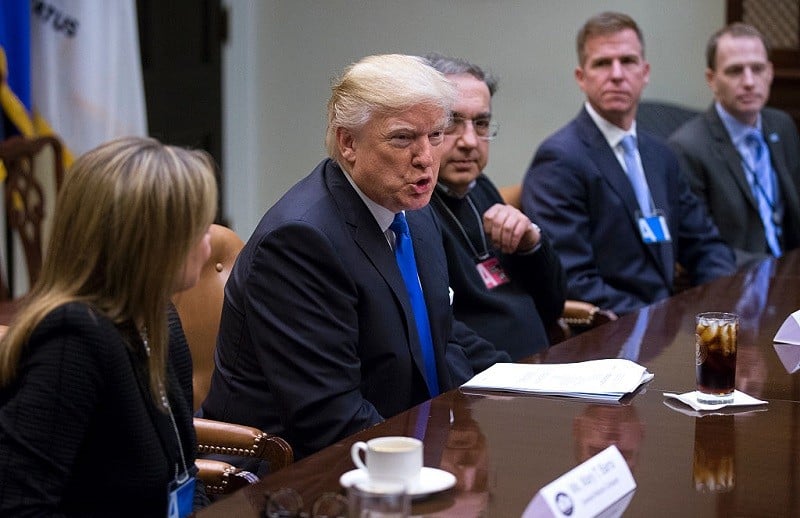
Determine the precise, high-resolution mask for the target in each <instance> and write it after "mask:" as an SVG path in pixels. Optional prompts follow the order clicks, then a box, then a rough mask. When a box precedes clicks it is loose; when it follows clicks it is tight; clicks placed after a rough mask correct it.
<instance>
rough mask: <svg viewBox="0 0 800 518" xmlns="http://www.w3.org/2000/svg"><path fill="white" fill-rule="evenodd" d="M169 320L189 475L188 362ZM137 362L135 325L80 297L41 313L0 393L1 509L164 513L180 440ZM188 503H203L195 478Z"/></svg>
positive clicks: (172, 389) (172, 394)
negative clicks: (15, 369)
mask: <svg viewBox="0 0 800 518" xmlns="http://www.w3.org/2000/svg"><path fill="white" fill-rule="evenodd" d="M172 318H173V320H172V321H171V325H170V353H169V354H170V357H169V360H170V363H169V364H170V367H169V378H168V381H169V389H168V392H169V400H170V405H171V406H172V409H173V412H174V415H175V420H176V423H177V426H178V430H179V433H180V437H181V443H182V445H183V450H184V451H183V454H184V456H185V458H186V463H187V464H188V466H190V467H191V469H192V472H193V473H195V472H196V468H194V459H195V444H196V441H195V435H194V426H193V423H192V414H191V408H192V364H191V358H190V356H189V349H188V347H187V345H186V341H185V338H184V337H183V331H182V329H181V327H180V324H179V323H178V322H177V320H176V318H177V317H175V316H174V315H173V316H172ZM144 366H145V355H144V350H143V347H142V345H141V341H140V340H139V338H138V334H137V333H136V332H135V330H133V326H125V327H119V328H118V327H117V326H115V325H114V324H113V323H112V322H111V321H110V320H109V319H108V318H106V317H105V316H103V315H101V314H100V313H98V312H96V311H94V310H92V309H91V308H90V307H89V306H86V305H85V304H80V303H71V304H68V305H65V306H62V307H60V308H57V309H56V310H54V311H53V312H51V313H50V314H49V315H48V316H47V317H45V319H44V320H43V321H42V322H41V324H40V325H39V326H37V328H36V329H35V330H34V333H33V335H32V336H31V338H30V340H29V341H28V344H27V345H26V347H25V349H24V351H23V356H22V359H21V361H20V367H19V377H18V378H17V379H16V380H15V381H14V382H13V383H12V384H11V385H9V386H7V387H5V388H4V389H2V391H0V515H2V516H32V515H36V516H40V515H48V516H50V515H59V516H137V517H138V516H165V515H166V512H167V484H168V482H169V481H171V480H173V478H174V477H175V472H174V469H175V464H176V463H179V462H180V461H179V458H178V441H177V439H176V437H175V435H174V431H173V428H172V424H171V422H170V419H169V417H168V415H167V414H166V413H161V412H159V411H158V410H156V408H155V406H154V404H153V400H152V397H151V394H150V392H149V386H148V381H147V379H146V377H145V372H144V368H145V367H144ZM162 430H166V433H163V432H162ZM195 502H196V506H197V505H202V504H203V503H205V502H207V500H206V499H205V493H204V489H203V485H202V483H199V484H198V486H197V488H196V495H195Z"/></svg>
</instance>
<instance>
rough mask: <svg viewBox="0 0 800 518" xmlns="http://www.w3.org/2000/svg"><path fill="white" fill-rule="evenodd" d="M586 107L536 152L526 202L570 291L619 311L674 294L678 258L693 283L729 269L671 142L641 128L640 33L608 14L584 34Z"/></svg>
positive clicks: (728, 255) (580, 42)
mask: <svg viewBox="0 0 800 518" xmlns="http://www.w3.org/2000/svg"><path fill="white" fill-rule="evenodd" d="M577 51H578V66H577V68H576V69H575V79H576V81H577V83H578V86H580V88H581V90H582V91H583V92H584V93H585V94H586V103H585V105H584V108H583V109H582V110H581V112H580V113H579V114H578V116H577V117H576V118H575V119H573V120H572V121H571V122H570V123H569V124H567V125H566V126H565V127H563V128H562V129H560V130H559V131H557V132H556V133H555V134H553V135H552V136H550V137H549V138H547V139H546V140H545V141H544V142H543V143H542V145H541V146H540V147H539V149H538V150H537V152H536V154H535V156H534V158H533V162H532V163H531V165H530V168H529V169H528V172H527V174H526V176H525V179H524V181H523V184H524V185H523V195H522V206H523V209H524V211H525V212H526V213H527V214H528V216H529V217H531V219H533V220H534V221H537V222H538V223H539V225H540V226H541V228H542V230H544V231H545V233H547V234H548V235H549V236H550V237H551V238H552V240H553V244H554V246H555V248H556V251H557V252H558V254H559V256H560V257H561V262H562V264H563V265H564V270H565V272H566V276H567V298H576V299H582V300H586V301H589V302H592V303H594V304H596V305H598V306H600V307H604V308H608V309H611V310H613V311H615V312H616V313H617V314H623V313H628V312H630V311H632V310H634V309H636V308H638V307H641V306H644V305H647V304H650V303H652V302H655V301H657V300H659V299H663V298H665V297H668V296H669V295H670V294H671V293H672V290H673V280H674V272H675V264H676V262H679V263H680V264H681V265H682V266H683V267H685V268H686V269H687V270H688V272H689V276H690V279H689V280H690V282H691V283H692V284H699V283H702V282H706V281H709V280H711V279H714V278H716V277H719V276H721V275H726V274H729V273H732V272H733V270H734V258H733V253H732V252H731V250H730V249H729V248H728V247H727V246H726V245H725V243H724V242H723V241H722V240H721V238H720V236H719V232H718V231H717V229H716V227H715V226H714V224H713V223H712V222H711V219H710V218H709V217H708V214H707V211H706V208H705V206H704V205H703V204H702V202H701V201H700V200H699V199H698V198H697V197H696V196H695V195H694V194H692V192H691V190H690V188H689V183H688V180H687V179H686V178H685V176H684V174H683V173H681V171H680V168H679V166H678V160H677V159H676V157H675V155H674V154H673V153H672V151H670V149H669V148H668V147H667V146H666V144H664V143H662V142H661V141H660V140H658V139H657V138H655V137H652V136H650V135H648V134H646V133H644V132H642V131H637V129H636V120H635V117H636V109H637V106H638V103H639V98H640V96H641V93H642V90H643V89H644V87H645V85H646V84H647V82H648V80H649V78H650V65H649V64H648V62H647V61H646V60H645V57H644V43H643V40H642V35H641V31H640V30H639V27H638V26H637V25H636V22H634V21H633V20H632V19H631V18H630V17H628V16H626V15H624V14H620V13H610V12H607V13H601V14H598V15H596V16H594V17H592V18H590V19H589V20H588V21H587V22H586V23H585V24H584V26H583V28H582V29H581V30H580V31H579V32H578V37H577Z"/></svg>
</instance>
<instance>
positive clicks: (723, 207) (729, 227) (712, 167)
mask: <svg viewBox="0 0 800 518" xmlns="http://www.w3.org/2000/svg"><path fill="white" fill-rule="evenodd" d="M761 122H762V129H763V132H764V137H765V139H766V141H767V145H768V146H769V151H770V155H771V156H772V166H773V168H774V169H775V173H776V174H777V178H778V186H779V190H780V192H781V196H782V199H783V207H784V216H783V242H782V243H781V244H782V247H783V249H784V250H791V249H793V248H797V247H798V246H800V197H799V196H798V190H799V189H800V138H798V135H797V128H796V127H795V125H794V122H793V121H792V119H791V118H790V117H789V116H788V115H787V114H786V113H784V112H782V111H779V110H775V109H772V108H765V109H764V110H763V111H762V112H761ZM669 143H670V145H671V146H672V147H673V149H674V150H675V152H676V153H677V155H678V158H679V159H680V160H681V164H682V166H683V168H684V170H685V171H686V173H687V174H688V176H689V182H690V184H691V186H692V190H694V191H695V193H697V195H698V196H699V197H700V198H702V199H703V200H704V201H705V203H706V205H707V206H708V209H709V212H710V213H711V217H712V218H713V219H714V221H715V222H716V224H717V226H718V227H719V231H720V234H722V238H723V239H724V240H725V241H726V242H727V243H728V244H729V245H730V246H731V247H733V249H734V251H735V252H736V262H737V263H738V264H739V265H742V264H745V263H748V262H751V261H753V260H757V259H761V258H763V257H765V256H766V255H767V254H768V253H769V249H768V248H767V238H766V235H765V234H764V226H763V224H762V222H761V217H760V216H759V214H758V202H757V201H756V199H755V197H754V196H753V192H752V190H751V189H750V184H749V183H748V181H747V177H746V176H745V171H744V169H743V168H742V159H741V157H740V156H739V153H738V151H737V150H736V147H735V146H734V145H733V142H732V141H731V138H730V135H728V131H727V130H726V129H725V125H724V124H723V123H722V119H720V117H719V114H718V113H717V110H716V108H715V107H714V105H712V106H711V107H710V108H709V109H708V111H706V112H705V113H703V114H701V115H698V116H697V117H695V118H694V119H692V120H690V121H689V122H687V123H686V124H684V125H683V126H682V127H681V128H679V129H678V130H677V131H676V132H675V133H674V134H673V135H672V136H671V137H670V139H669Z"/></svg>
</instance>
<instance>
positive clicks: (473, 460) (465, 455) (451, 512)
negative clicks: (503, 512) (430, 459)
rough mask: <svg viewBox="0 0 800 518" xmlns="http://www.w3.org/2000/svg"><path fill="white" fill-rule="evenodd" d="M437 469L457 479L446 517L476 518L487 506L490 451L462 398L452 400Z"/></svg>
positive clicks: (465, 401) (465, 399) (460, 396)
mask: <svg viewBox="0 0 800 518" xmlns="http://www.w3.org/2000/svg"><path fill="white" fill-rule="evenodd" d="M439 467H440V468H441V469H443V470H445V471H449V472H450V473H452V474H454V475H455V476H456V486H455V488H454V490H453V499H454V502H453V505H452V506H450V507H449V508H448V509H447V516H479V515H480V513H481V512H483V511H484V510H485V509H486V506H487V504H488V502H489V484H488V480H489V450H488V447H487V441H486V436H485V435H484V434H483V432H481V429H480V427H479V426H478V423H477V422H476V421H475V419H473V417H472V410H471V409H470V408H469V407H468V406H467V398H465V397H463V396H462V395H458V396H456V397H454V398H453V407H452V422H451V424H450V428H449V430H448V433H447V438H446V440H445V444H444V448H443V449H442V454H441V462H440V464H439ZM430 516H438V515H437V514H431V515H430Z"/></svg>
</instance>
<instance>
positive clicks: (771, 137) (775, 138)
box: [769, 133, 780, 142]
mask: <svg viewBox="0 0 800 518" xmlns="http://www.w3.org/2000/svg"><path fill="white" fill-rule="evenodd" d="M779 140H780V138H779V137H778V134H777V133H770V134H769V141H770V142H778V141H779Z"/></svg>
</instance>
